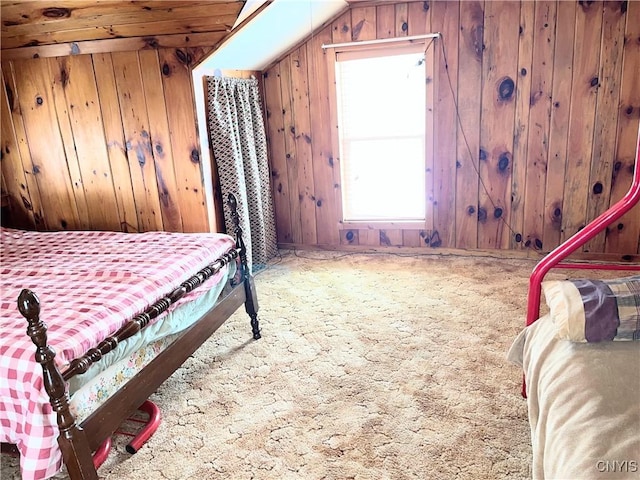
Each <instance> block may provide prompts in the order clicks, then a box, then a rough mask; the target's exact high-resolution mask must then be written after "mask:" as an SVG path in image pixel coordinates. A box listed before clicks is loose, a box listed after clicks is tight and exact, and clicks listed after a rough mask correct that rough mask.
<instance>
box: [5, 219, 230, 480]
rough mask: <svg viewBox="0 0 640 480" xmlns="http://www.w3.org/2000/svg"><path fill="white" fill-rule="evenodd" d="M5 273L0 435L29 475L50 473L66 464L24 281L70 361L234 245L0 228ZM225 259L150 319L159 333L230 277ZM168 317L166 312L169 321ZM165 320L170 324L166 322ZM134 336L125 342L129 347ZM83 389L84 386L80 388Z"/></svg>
mask: <svg viewBox="0 0 640 480" xmlns="http://www.w3.org/2000/svg"><path fill="white" fill-rule="evenodd" d="M0 235H1V239H2V251H1V254H0V261H1V263H2V268H1V275H0V289H1V293H2V298H1V300H0V330H1V331H2V337H1V338H0V426H1V430H0V441H2V442H7V443H14V444H16V446H17V447H18V450H19V451H20V454H21V458H20V461H21V469H22V474H23V478H25V479H30V478H46V477H47V476H49V475H51V474H52V473H54V472H55V471H56V470H57V469H58V467H59V465H60V452H59V449H58V445H57V435H58V430H57V423H56V420H55V414H54V412H53V411H52V409H51V406H50V404H49V401H48V395H47V394H46V391H45V390H44V386H43V382H42V369H41V367H40V365H38V364H37V363H36V362H35V358H34V351H35V346H34V345H33V343H32V342H31V340H30V339H29V337H28V336H27V335H26V320H25V319H24V318H23V317H22V316H21V315H20V313H19V312H18V311H17V302H16V300H17V297H18V294H19V292H20V291H21V290H22V289H23V288H29V289H31V290H33V291H34V292H35V293H36V294H37V295H38V296H39V298H40V302H41V308H42V312H41V318H42V320H43V321H44V322H45V323H46V324H47V326H48V332H47V334H48V343H49V345H51V346H52V347H53V348H54V349H55V351H56V358H55V360H56V363H57V364H58V366H59V367H60V368H61V369H64V368H65V367H66V366H67V365H68V364H69V362H70V361H71V360H72V359H74V358H77V357H78V356H81V355H83V354H84V353H85V352H86V351H87V350H88V349H89V348H92V347H94V346H96V345H97V344H98V343H99V342H100V341H102V340H103V339H104V338H106V337H107V336H109V335H111V334H113V333H115V332H116V331H117V330H118V329H119V328H120V327H122V326H123V325H124V324H125V323H126V322H127V321H128V320H129V319H131V318H132V317H134V316H135V315H137V314H139V313H141V312H143V311H144V310H145V309H146V308H147V307H148V306H149V305H150V304H152V303H153V302H155V301H156V300H158V299H160V298H162V297H163V296H165V295H167V294H169V293H170V292H172V291H173V290H174V289H175V288H177V287H178V286H179V285H180V284H181V283H182V282H184V281H185V280H187V279H188V278H189V277H191V276H192V275H194V274H195V273H196V272H198V271H199V270H201V269H202V268H204V267H206V266H207V265H209V264H211V263H213V262H214V261H215V260H216V259H217V258H218V257H219V256H220V255H222V254H223V253H225V252H227V251H228V250H230V249H231V248H233V247H234V245H235V242H234V240H233V239H232V238H231V237H230V236H228V235H222V234H184V233H169V232H148V233H140V234H127V233H121V232H26V231H21V230H13V229H6V228H2V230H1V231H0ZM227 275H228V268H227V267H224V268H223V269H222V270H221V271H220V272H218V274H216V275H214V276H213V277H212V278H210V279H209V280H208V281H207V282H206V283H205V284H204V285H202V286H201V287H199V288H197V289H195V290H194V291H192V292H190V293H189V294H187V295H185V296H184V297H182V298H181V299H180V300H179V301H178V302H177V303H176V304H174V305H172V306H171V308H170V309H169V311H168V312H164V313H163V314H162V315H160V316H159V317H157V318H156V319H154V320H153V321H152V323H151V324H150V325H149V326H148V327H147V328H148V329H149V332H148V334H147V335H148V337H147V338H145V339H144V341H154V340H156V339H158V338H161V337H162V336H165V335H171V334H173V333H175V332H176V331H179V330H180V329H181V328H184V327H183V326H181V325H179V324H173V323H172V322H173V320H171V318H173V317H169V316H168V315H169V313H171V312H172V311H175V309H177V308H179V307H180V306H181V305H186V304H188V303H189V302H190V301H193V300H195V299H197V298H198V297H200V296H201V295H204V294H206V293H207V292H208V291H209V290H211V289H214V288H215V286H216V285H218V284H221V283H220V282H224V280H225V279H226V278H227ZM167 319H168V320H167ZM165 321H167V322H168V323H163V322H165ZM136 342H138V339H135V340H131V341H128V342H126V343H130V344H131V345H130V350H134V349H136V348H139V347H140V345H139V344H136ZM78 388H79V386H78Z"/></svg>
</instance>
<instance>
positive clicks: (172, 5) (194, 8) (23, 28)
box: [0, 0, 246, 58]
mask: <svg viewBox="0 0 640 480" xmlns="http://www.w3.org/2000/svg"><path fill="white" fill-rule="evenodd" d="M245 3H246V2H245V0H189V1H172V0H146V1H135V0H134V1H131V0H98V1H96V0H55V1H54V0H34V1H13V2H11V1H4V0H3V1H2V5H1V7H0V17H1V25H2V31H1V35H0V41H1V47H2V56H3V57H4V58H7V57H8V56H12V55H16V51H17V49H19V50H20V52H21V53H20V55H21V56H23V57H24V56H29V57H33V56H40V55H41V53H40V52H41V51H42V50H43V49H44V48H45V47H46V48H47V50H48V53H49V54H48V55H47V56H49V55H50V54H51V50H52V49H54V52H55V53H54V55H56V56H57V55H65V54H66V55H69V54H78V53H93V52H95V51H97V49H98V45H101V46H100V50H103V51H104V50H105V45H104V41H108V48H106V50H111V51H116V50H137V49H142V48H158V47H177V46H194V47H196V46H205V45H206V46H215V45H218V44H220V43H221V42H222V41H224V39H225V38H226V37H227V36H228V35H230V34H231V32H232V28H233V26H234V24H235V23H236V19H237V18H238V16H239V15H240V13H241V11H242V8H243V7H244V5H245ZM42 56H44V55H42Z"/></svg>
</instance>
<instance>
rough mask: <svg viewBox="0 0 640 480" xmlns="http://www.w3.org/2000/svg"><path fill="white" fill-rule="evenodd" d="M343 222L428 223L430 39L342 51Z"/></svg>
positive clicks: (338, 65)
mask: <svg viewBox="0 0 640 480" xmlns="http://www.w3.org/2000/svg"><path fill="white" fill-rule="evenodd" d="M335 78H336V102H337V103H336V107H337V109H336V113H337V120H338V136H339V139H338V146H339V151H340V165H341V185H342V221H343V223H353V222H365V223H375V222H424V221H425V217H426V187H425V185H426V179H425V162H426V144H425V141H426V137H427V136H426V130H427V129H426V123H427V122H426V117H427V102H426V90H427V87H426V61H425V45H424V44H423V43H419V44H412V43H406V44H405V45H402V46H393V47H389V46H384V47H382V48H380V47H379V46H378V48H369V49H366V50H362V49H358V50H355V49H353V48H351V49H346V50H344V51H336V52H335Z"/></svg>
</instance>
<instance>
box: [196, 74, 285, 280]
mask: <svg viewBox="0 0 640 480" xmlns="http://www.w3.org/2000/svg"><path fill="white" fill-rule="evenodd" d="M207 90H208V104H209V135H210V137H211V146H212V147H213V155H214V157H215V161H216V164H217V167H218V175H219V177H220V188H221V191H222V198H224V199H226V198H227V195H228V194H229V193H233V194H234V195H235V196H236V199H237V200H238V214H239V217H240V227H241V228H242V232H243V238H244V240H245V243H246V246H247V259H248V261H249V266H250V268H253V271H257V270H260V269H262V268H264V267H265V265H266V263H267V260H269V259H270V258H272V257H274V256H275V255H276V230H275V220H274V214H273V201H272V197H271V187H270V185H269V166H268V164H267V139H266V135H265V130H264V120H263V118H262V108H261V107H260V95H259V90H258V81H257V80H256V79H253V78H252V79H240V78H222V77H207ZM224 221H225V226H226V228H227V231H228V232H229V233H232V232H233V221H232V219H231V211H230V210H229V206H228V205H227V204H226V201H225V202H224Z"/></svg>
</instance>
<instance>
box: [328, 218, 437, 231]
mask: <svg viewBox="0 0 640 480" xmlns="http://www.w3.org/2000/svg"><path fill="white" fill-rule="evenodd" d="M339 228H340V230H367V229H371V230H374V229H386V228H388V229H399V230H422V229H424V228H425V220H404V221H397V222H394V221H390V220H382V221H372V220H363V221H343V222H340V223H339Z"/></svg>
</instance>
